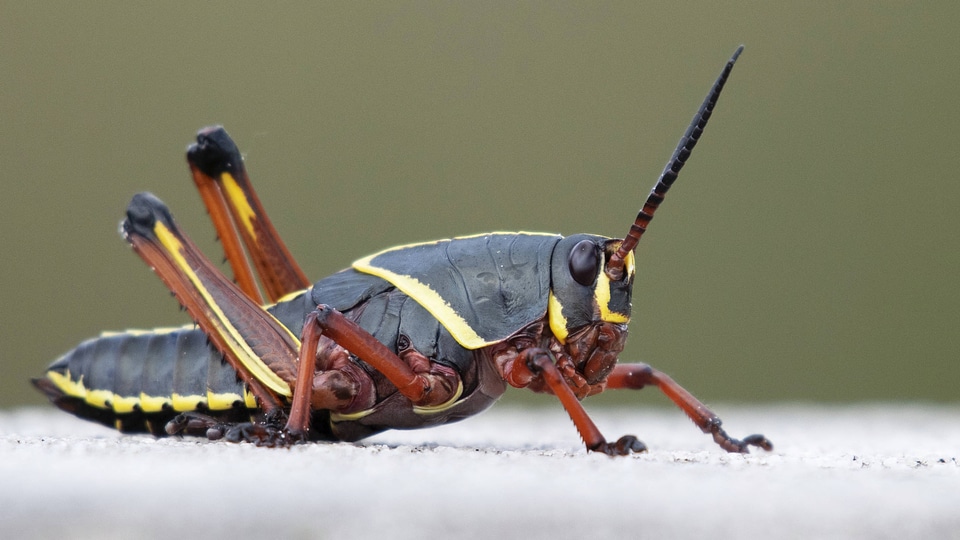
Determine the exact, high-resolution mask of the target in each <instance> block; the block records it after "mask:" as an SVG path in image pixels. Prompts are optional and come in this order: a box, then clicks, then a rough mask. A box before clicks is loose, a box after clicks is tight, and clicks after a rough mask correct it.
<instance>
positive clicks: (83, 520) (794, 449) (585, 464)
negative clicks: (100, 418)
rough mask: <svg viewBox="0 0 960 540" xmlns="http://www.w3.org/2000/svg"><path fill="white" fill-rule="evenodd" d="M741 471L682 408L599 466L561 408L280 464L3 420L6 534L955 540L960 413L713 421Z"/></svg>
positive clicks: (916, 409)
mask: <svg viewBox="0 0 960 540" xmlns="http://www.w3.org/2000/svg"><path fill="white" fill-rule="evenodd" d="M715 410H717V411H718V412H720V414H721V416H722V417H723V418H724V420H725V427H727V428H728V431H729V432H730V433H731V434H732V435H734V436H744V435H747V434H749V433H753V432H762V433H764V434H765V435H767V436H768V437H770V438H771V439H772V440H773V441H774V443H775V444H776V449H775V451H774V452H770V453H766V452H754V453H753V454H751V455H748V456H741V455H729V454H725V453H723V452H722V451H720V450H719V449H717V448H716V447H715V446H714V445H713V443H712V442H711V441H710V440H709V438H708V437H706V436H704V435H701V434H699V432H698V431H697V430H696V429H695V428H694V427H693V426H692V425H691V424H690V423H689V422H688V421H686V420H685V418H684V417H683V416H682V415H681V414H680V413H679V412H677V411H675V410H672V409H662V410H661V409H653V410H651V409H644V410H627V409H600V410H595V411H593V414H594V417H595V419H596V420H597V423H598V424H599V425H600V427H601V429H602V430H603V431H604V433H605V434H606V436H607V437H608V438H611V439H612V438H616V437H619V436H620V435H623V434H625V433H632V434H636V435H637V436H639V437H640V438H641V440H643V441H644V442H646V443H647V445H648V446H649V447H650V449H651V450H650V453H648V454H645V455H640V456H635V457H629V458H620V459H611V458H608V457H606V456H602V455H593V454H587V453H586V452H585V451H584V450H583V449H582V448H581V446H580V444H579V440H578V439H577V436H576V432H575V431H574V430H573V426H572V424H571V423H570V421H569V420H568V419H567V418H566V417H565V416H564V414H563V412H562V411H561V410H560V409H559V407H558V408H557V409H556V410H554V409H532V410H521V409H515V408H509V407H499V408H498V407H494V409H493V410H491V411H489V412H487V413H485V414H483V415H481V416H479V417H477V418H473V419H469V420H466V421H464V422H462V423H460V424H456V425H452V426H446V427H443V428H438V429H432V430H421V431H412V432H389V433H386V434H383V435H381V436H379V437H377V438H376V439H371V440H370V441H365V442H364V444H359V445H353V444H314V445H305V446H298V447H295V448H292V449H284V450H275V449H263V448H255V447H253V446H250V445H233V444H225V443H208V442H205V441H197V440H193V439H186V440H177V439H163V440H157V439H153V438H151V437H146V436H119V435H117V434H116V433H114V432H112V431H110V430H107V429H101V428H99V427H97V426H94V425H91V424H88V423H86V422H81V421H79V420H75V419H73V418H72V417H70V416H68V415H65V414H62V413H59V412H55V411H53V410H51V409H25V410H20V411H11V412H0V478H2V481H0V533H2V536H3V537H5V538H54V537H70V538H121V537H122V538H167V539H169V538H171V537H175V535H191V536H197V535H201V534H202V535H204V536H207V537H214V538H244V537H262V536H266V535H270V536H273V537H278V538H289V537H300V538H346V537H350V538H374V537H377V538H418V539H439V538H498V537H502V538H514V537H523V538H575V537H589V538H606V537H611V536H614V535H615V536H617V537H628V538H667V537H669V538H705V537H713V538H734V537H737V538H750V537H757V536H759V535H764V537H767V538H899V539H903V538H960V408H958V407H935V406H921V405H884V404H881V405H870V406H866V405H864V406H843V407H827V406H803V405H795V406H793V405H791V406H779V405H778V406H770V407H762V408H760V407H743V406H737V407H734V406H718V407H715Z"/></svg>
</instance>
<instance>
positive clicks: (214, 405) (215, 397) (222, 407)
mask: <svg viewBox="0 0 960 540" xmlns="http://www.w3.org/2000/svg"><path fill="white" fill-rule="evenodd" d="M238 401H241V402H242V401H243V397H242V396H241V395H240V394H234V393H232V392H224V393H222V394H218V393H216V392H211V391H210V390H209V389H208V390H207V407H209V408H210V410H211V411H226V410H229V409H232V408H233V404H234V403H236V402H238Z"/></svg>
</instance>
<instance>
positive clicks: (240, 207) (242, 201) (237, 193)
mask: <svg viewBox="0 0 960 540" xmlns="http://www.w3.org/2000/svg"><path fill="white" fill-rule="evenodd" d="M220 182H221V183H222V185H223V187H224V190H225V191H226V192H227V198H228V199H230V201H231V202H233V205H234V207H235V208H236V209H237V212H239V213H240V217H241V218H242V220H241V223H243V227H244V228H245V229H247V232H248V233H250V237H251V238H256V237H257V235H256V233H255V232H254V230H253V220H255V219H257V214H256V212H254V211H253V208H252V207H251V206H250V202H249V201H247V196H246V195H244V193H243V190H242V189H240V184H238V183H237V179H236V178H234V177H233V175H231V174H230V173H228V172H225V173H223V174H221V175H220Z"/></svg>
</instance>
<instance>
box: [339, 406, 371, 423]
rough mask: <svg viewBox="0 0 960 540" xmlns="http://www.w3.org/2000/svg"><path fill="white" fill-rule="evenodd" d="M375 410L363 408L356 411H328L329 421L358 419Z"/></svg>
mask: <svg viewBox="0 0 960 540" xmlns="http://www.w3.org/2000/svg"><path fill="white" fill-rule="evenodd" d="M375 410H376V409H364V410H362V411H357V412H353V413H337V412H333V411H330V422H331V423H334V422H347V421H350V420H359V419H361V418H363V417H364V416H367V415H368V414H370V413H372V412H373V411H375Z"/></svg>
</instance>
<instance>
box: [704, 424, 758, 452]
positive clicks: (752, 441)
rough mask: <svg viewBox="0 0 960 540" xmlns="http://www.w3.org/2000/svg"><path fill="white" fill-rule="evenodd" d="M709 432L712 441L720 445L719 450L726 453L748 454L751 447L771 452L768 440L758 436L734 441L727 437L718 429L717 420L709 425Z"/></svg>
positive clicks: (725, 433)
mask: <svg viewBox="0 0 960 540" xmlns="http://www.w3.org/2000/svg"><path fill="white" fill-rule="evenodd" d="M710 431H711V433H713V440H714V441H716V443H717V444H719V445H720V448H723V449H724V450H726V451H727V452H731V453H739V454H749V453H750V447H751V446H756V447H758V448H762V449H764V450H766V451H768V452H769V451H771V450H773V443H772V442H770V439H767V438H766V437H764V436H763V435H760V434H755V435H750V436H749V437H745V438H744V439H743V440H740V439H734V438H733V437H731V436H729V435H727V432H726V431H724V430H723V428H721V427H720V419H719V418H717V419H715V421H714V422H712V423H711V424H710Z"/></svg>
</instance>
